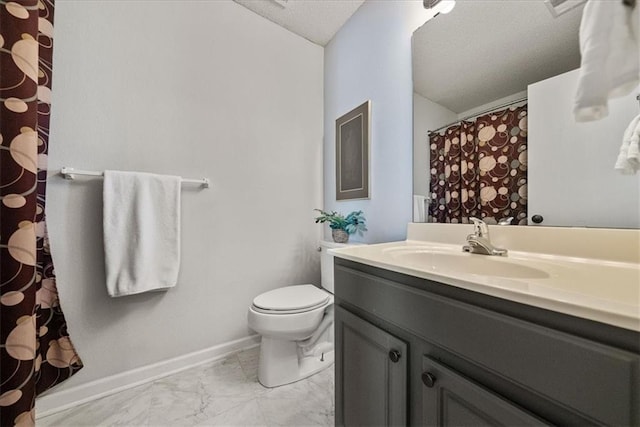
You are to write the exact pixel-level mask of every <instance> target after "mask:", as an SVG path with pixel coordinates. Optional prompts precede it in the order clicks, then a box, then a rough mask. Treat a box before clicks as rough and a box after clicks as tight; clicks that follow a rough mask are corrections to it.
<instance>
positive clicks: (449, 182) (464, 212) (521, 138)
mask: <svg viewBox="0 0 640 427" xmlns="http://www.w3.org/2000/svg"><path fill="white" fill-rule="evenodd" d="M429 152H430V178H431V181H430V184H429V189H430V197H431V203H430V204H429V219H428V221H429V222H438V223H464V224H466V223H469V217H472V216H475V217H477V218H481V219H483V220H484V221H485V222H487V223H488V224H496V223H497V222H498V221H500V220H502V219H505V218H508V217H513V221H512V224H520V225H526V223H527V106H526V105H523V106H520V107H511V108H507V109H505V110H501V111H495V112H492V113H489V114H485V115H483V116H480V117H477V118H476V120H475V121H473V122H468V121H464V122H460V123H457V124H455V125H453V126H450V127H449V128H447V129H445V130H443V131H441V132H438V133H431V134H430V135H429Z"/></svg>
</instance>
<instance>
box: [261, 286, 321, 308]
mask: <svg viewBox="0 0 640 427" xmlns="http://www.w3.org/2000/svg"><path fill="white" fill-rule="evenodd" d="M330 297H331V295H330V294H329V293H328V292H325V291H323V290H321V289H319V288H317V287H315V286H313V285H296V286H285V287H283V288H278V289H274V290H272V291H268V292H265V293H263V294H260V295H258V296H257V297H255V298H254V299H253V307H252V308H253V310H255V311H257V312H259V313H265V314H274V315H278V314H294V313H303V312H306V311H311V310H315V309H317V308H320V307H323V306H325V305H327V303H328V302H329V300H330Z"/></svg>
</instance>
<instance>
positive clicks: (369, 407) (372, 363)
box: [335, 306, 408, 426]
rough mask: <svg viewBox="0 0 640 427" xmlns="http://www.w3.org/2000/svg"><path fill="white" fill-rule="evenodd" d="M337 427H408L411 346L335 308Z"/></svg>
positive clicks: (339, 308)
mask: <svg viewBox="0 0 640 427" xmlns="http://www.w3.org/2000/svg"><path fill="white" fill-rule="evenodd" d="M335 328H336V425H338V426H405V425H407V356H408V355H407V345H406V344H405V343H404V342H403V341H401V340H399V339H398V338H396V337H394V336H393V335H390V334H389V333H387V332H385V331H383V330H382V329H380V328H378V327H376V326H374V325H372V324H371V323H369V322H367V321H365V320H363V319H361V318H359V317H357V316H355V315H354V314H352V313H350V312H348V311H346V310H344V309H343V308H341V307H339V306H336V318H335Z"/></svg>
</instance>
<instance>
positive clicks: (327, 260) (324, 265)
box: [320, 240, 363, 293]
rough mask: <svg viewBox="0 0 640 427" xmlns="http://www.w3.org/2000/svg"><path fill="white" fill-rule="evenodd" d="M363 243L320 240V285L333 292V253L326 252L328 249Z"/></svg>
mask: <svg viewBox="0 0 640 427" xmlns="http://www.w3.org/2000/svg"><path fill="white" fill-rule="evenodd" d="M362 244H363V243H335V242H331V241H328V240H322V241H320V278H321V284H322V287H323V288H324V289H325V290H327V291H329V292H331V293H333V255H331V254H329V253H327V251H328V250H329V249H334V248H345V247H347V246H355V245H362Z"/></svg>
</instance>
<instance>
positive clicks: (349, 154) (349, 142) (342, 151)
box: [336, 100, 371, 200]
mask: <svg viewBox="0 0 640 427" xmlns="http://www.w3.org/2000/svg"><path fill="white" fill-rule="evenodd" d="M370 116H371V101H370V100H367V101H366V102H365V103H363V104H362V105H359V106H358V107H356V108H354V109H353V110H351V111H349V112H348V113H346V114H344V115H342V116H340V117H339V118H338V119H337V120H336V200H353V199H369V197H370V196H369V169H370V168H369V151H370V150H369V148H370V147H369V144H370V141H369V139H370V134H371V132H370Z"/></svg>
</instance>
